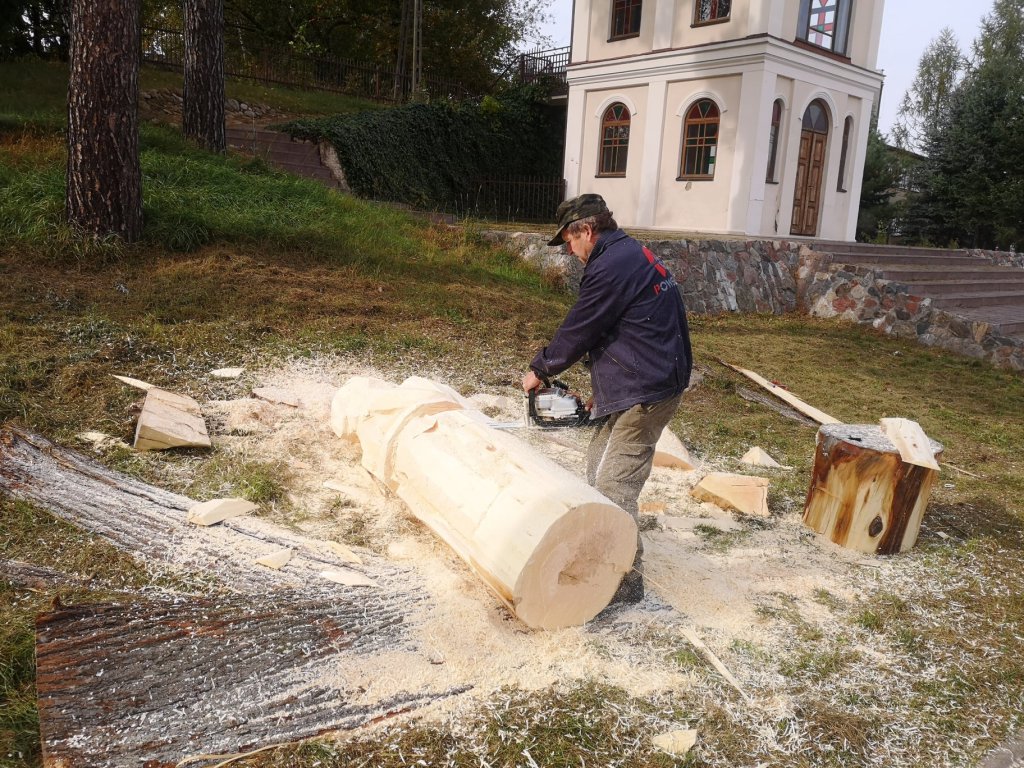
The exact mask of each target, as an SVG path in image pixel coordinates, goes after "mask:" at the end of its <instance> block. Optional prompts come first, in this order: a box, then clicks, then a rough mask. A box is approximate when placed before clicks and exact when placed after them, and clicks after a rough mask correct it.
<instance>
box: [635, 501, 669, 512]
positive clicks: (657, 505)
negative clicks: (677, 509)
mask: <svg viewBox="0 0 1024 768" xmlns="http://www.w3.org/2000/svg"><path fill="white" fill-rule="evenodd" d="M667 511H668V504H666V503H665V502H663V501H645V502H644V503H643V504H641V505H640V514H643V515H664V514H665V513H666V512H667Z"/></svg>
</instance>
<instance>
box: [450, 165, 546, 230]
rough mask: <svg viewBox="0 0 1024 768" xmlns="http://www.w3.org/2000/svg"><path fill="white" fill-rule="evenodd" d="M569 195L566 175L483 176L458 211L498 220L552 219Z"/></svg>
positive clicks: (466, 214) (458, 206) (462, 213)
mask: <svg viewBox="0 0 1024 768" xmlns="http://www.w3.org/2000/svg"><path fill="white" fill-rule="evenodd" d="M564 199H565V179H561V178H554V177H551V176H509V177H505V178H500V179H479V180H477V181H476V182H475V183H474V184H473V187H472V191H471V192H470V194H469V195H468V196H467V199H466V200H464V201H461V204H459V205H457V206H456V207H457V208H458V210H457V211H456V212H457V213H458V214H460V215H463V216H474V217H477V218H481V219H494V220H498V221H550V220H551V218H552V217H553V216H554V215H555V209H556V208H558V204H559V203H561V202H562V200H564Z"/></svg>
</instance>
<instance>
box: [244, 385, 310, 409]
mask: <svg viewBox="0 0 1024 768" xmlns="http://www.w3.org/2000/svg"><path fill="white" fill-rule="evenodd" d="M252 396H253V397H258V398H259V399H260V400H266V401H267V402H271V403H277V404H278V405H287V406H289V407H291V408H298V407H299V399H298V398H297V397H296V396H295V395H293V394H292V393H291V392H288V391H287V390H284V389H278V388H277V387H257V388H256V389H254V390H253V391H252Z"/></svg>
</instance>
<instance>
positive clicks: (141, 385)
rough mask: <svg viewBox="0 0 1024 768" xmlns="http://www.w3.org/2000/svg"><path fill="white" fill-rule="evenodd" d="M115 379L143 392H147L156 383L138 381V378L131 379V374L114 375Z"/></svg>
mask: <svg viewBox="0 0 1024 768" xmlns="http://www.w3.org/2000/svg"><path fill="white" fill-rule="evenodd" d="M114 378H115V379H117V380H118V381H120V382H121V383H122V384H127V385H128V386H129V387H135V388H136V389H141V390H142V391H143V392H149V390H151V389H154V388H155V386H156V385H154V384H150V383H149V382H148V381H140V380H139V379H133V378H132V377H131V376H117V375H115V376H114Z"/></svg>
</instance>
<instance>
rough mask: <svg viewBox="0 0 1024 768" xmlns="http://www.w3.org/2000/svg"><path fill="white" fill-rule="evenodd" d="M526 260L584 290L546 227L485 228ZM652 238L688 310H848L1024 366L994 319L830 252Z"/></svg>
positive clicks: (1009, 257)
mask: <svg viewBox="0 0 1024 768" xmlns="http://www.w3.org/2000/svg"><path fill="white" fill-rule="evenodd" d="M487 237H489V238H490V239H491V240H493V241H496V242H503V243H505V244H506V245H507V246H508V247H509V248H511V249H512V250H513V251H514V252H516V253H518V254H519V256H520V257H521V258H523V259H525V260H526V261H528V262H530V263H532V264H534V265H535V266H536V267H537V268H538V269H541V270H542V271H544V272H545V273H546V274H548V275H550V276H553V277H554V278H555V279H557V280H559V281H561V282H562V283H563V284H564V285H566V286H567V287H568V288H569V289H570V290H572V291H576V290H577V289H578V288H579V280H580V275H581V273H582V267H581V265H580V264H579V262H578V261H577V260H576V259H575V258H574V257H572V256H570V255H568V254H567V253H564V252H563V249H561V248H550V247H548V245H547V242H546V240H547V238H545V237H543V236H541V235H535V234H524V233H515V234H510V233H506V232H491V233H488V234H487ZM645 244H646V245H647V246H648V247H649V248H650V249H651V250H652V251H654V253H655V254H657V255H658V256H659V257H660V258H661V259H662V261H664V262H665V263H666V265H667V266H668V267H669V269H670V270H671V271H672V274H673V275H675V277H676V280H677V282H678V283H679V285H680V289H681V290H682V292H683V299H684V301H685V302H686V307H687V309H688V311H690V312H693V313H696V314H718V313H721V312H770V313H773V314H782V313H783V312H794V311H803V312H807V313H808V314H810V315H812V316H814V317H841V318H843V319H844V320H849V321H850V322H855V323H860V324H862V325H870V326H871V327H873V328H875V329H876V330H879V331H882V332H884V333H887V334H890V335H893V336H897V337H900V338H916V339H917V340H918V341H920V342H921V343H922V344H926V345H928V346H935V347H940V348H942V349H948V350H950V351H953V352H958V353H960V354H962V355H966V356H968V357H974V358H977V359H981V360H988V361H989V362H991V363H993V364H995V365H998V366H1001V367H1007V368H1012V369H1014V370H1020V371H1024V343H1022V342H1021V340H1020V339H1017V338H1013V337H1007V336H1002V335H1000V334H999V333H997V332H996V331H994V330H993V328H992V326H991V325H989V324H988V323H984V322H979V321H975V320H969V319H966V318H963V317H960V316H958V315H956V314H954V313H952V312H948V311H945V310H941V309H938V308H936V307H934V306H933V305H932V301H931V299H930V298H927V297H923V296H917V295H915V294H914V293H912V292H911V290H910V288H909V287H908V286H906V285H905V284H903V283H898V282H895V281H892V280H883V279H882V278H881V277H879V275H878V273H877V272H875V271H874V270H871V269H869V268H847V267H845V266H842V265H834V264H828V263H826V262H825V254H823V253H818V252H816V251H812V250H811V249H810V248H808V247H807V246H806V245H804V244H801V243H796V242H790V241H786V240H756V241H744V240H655V241H647V242H645ZM970 255H972V256H976V257H978V258H984V259H986V260H988V261H989V262H990V263H992V264H997V265H1000V266H1016V267H1021V268H1024V254H1018V253H1014V252H1012V251H1011V252H1009V253H1004V252H991V251H971V252H970Z"/></svg>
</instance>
